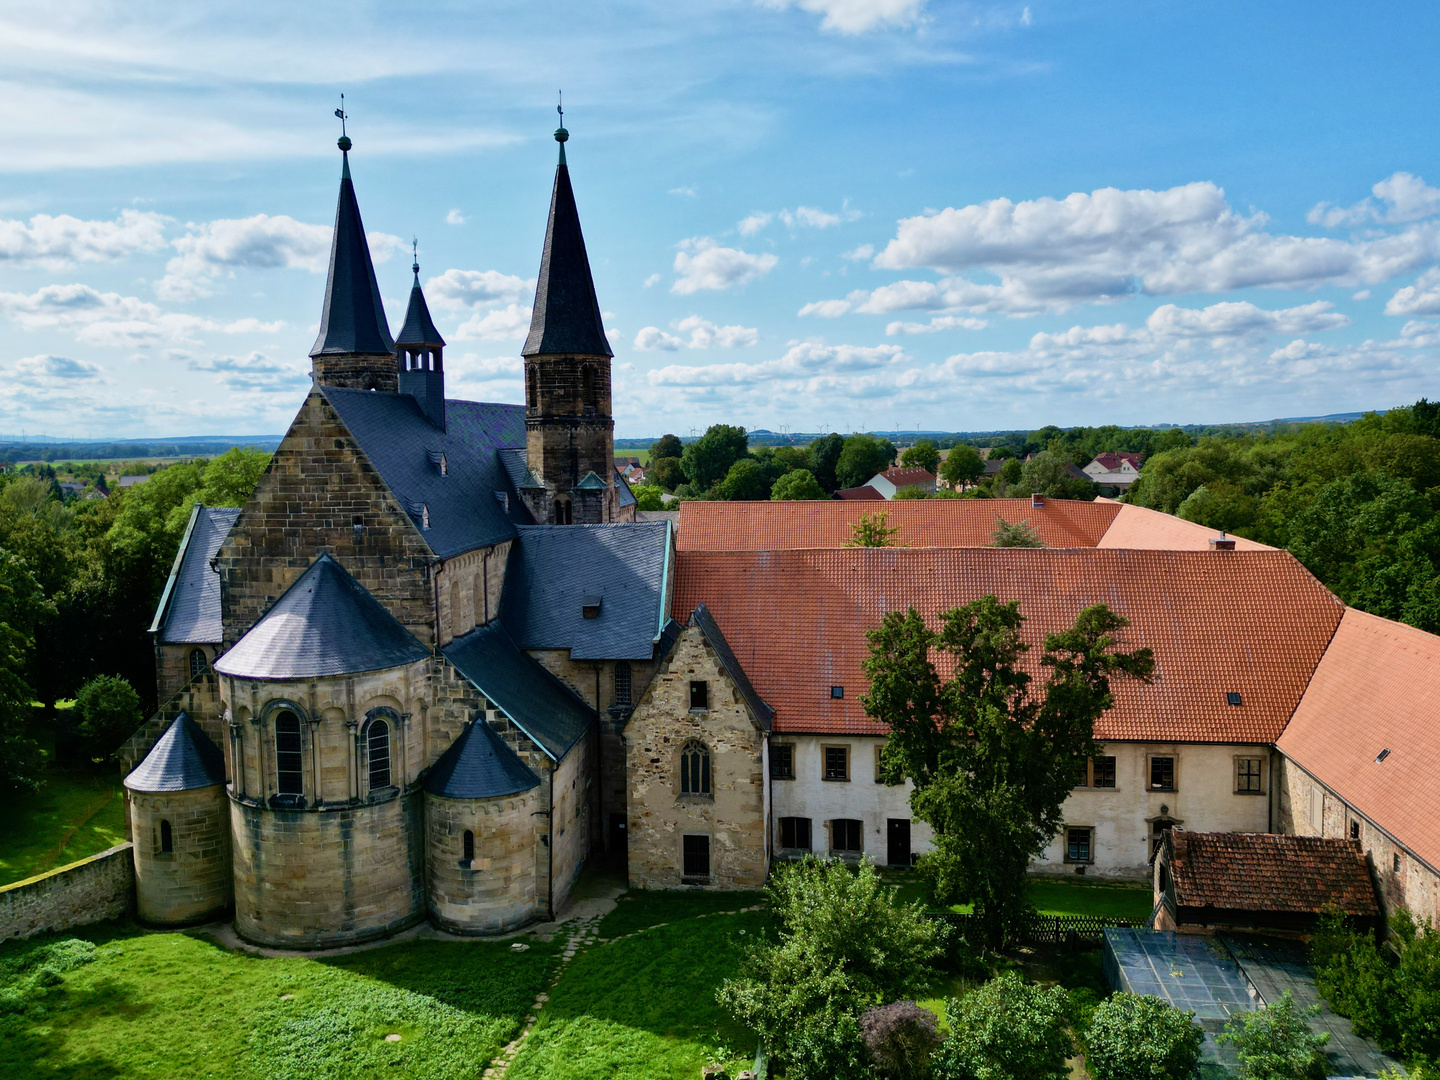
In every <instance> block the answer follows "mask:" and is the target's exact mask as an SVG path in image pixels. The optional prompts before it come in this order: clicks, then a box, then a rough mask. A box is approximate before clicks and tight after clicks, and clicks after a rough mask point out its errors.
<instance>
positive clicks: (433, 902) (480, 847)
mask: <svg viewBox="0 0 1440 1080" xmlns="http://www.w3.org/2000/svg"><path fill="white" fill-rule="evenodd" d="M481 722H482V723H483V721H481ZM540 808H541V809H543V807H540ZM536 809H537V800H536V795H535V789H532V790H531V791H528V792H524V793H522V794H520V795H514V796H508V797H505V798H500V799H442V798H439V797H438V796H435V795H431V794H428V793H427V794H426V796H425V831H426V838H427V840H426V881H427V888H428V892H429V911H430V921H431V922H433V923H434V924H435V925H436V926H438V927H440V928H441V929H442V930H449V931H451V932H452V933H457V934H491V933H499V932H501V931H505V930H511V929H514V928H515V927H517V926H523V925H524V924H525V923H527V922H530V921H531V920H533V919H534V918H535V916H536V894H535V849H536V848H537V847H539V846H540V844H539V842H538V839H537V838H538V835H539V833H540V831H541V830H543V828H544V826H543V817H542V818H537V817H536V816H535V810H536ZM467 830H468V831H469V832H470V833H471V834H472V835H473V836H474V842H475V847H474V857H473V858H471V859H470V860H468V861H467V860H466V859H465V857H464V855H465V850H464V836H465V833H466V831H467Z"/></svg>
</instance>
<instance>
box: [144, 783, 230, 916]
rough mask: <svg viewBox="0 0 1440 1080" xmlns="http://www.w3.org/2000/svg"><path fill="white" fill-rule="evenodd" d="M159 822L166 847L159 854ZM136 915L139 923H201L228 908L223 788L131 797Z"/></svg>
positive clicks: (227, 839) (227, 805) (227, 816)
mask: <svg viewBox="0 0 1440 1080" xmlns="http://www.w3.org/2000/svg"><path fill="white" fill-rule="evenodd" d="M162 821H168V822H169V823H170V840H171V843H170V847H171V850H170V851H168V852H166V851H162V850H161V846H162V845H161V825H160V823H161V822H162ZM130 822H131V835H132V836H134V837H135V901H136V904H135V910H136V914H137V915H138V916H139V917H140V919H141V920H143V921H144V922H149V923H163V924H179V923H191V922H200V921H202V920H204V919H207V918H209V917H211V916H214V915H218V914H220V913H221V912H223V911H225V910H227V909H228V908H229V907H230V906H231V903H232V900H231V896H232V892H231V886H232V881H231V877H230V802H229V800H228V799H227V798H226V796H225V785H223V784H216V785H214V786H212V787H207V788H197V789H195V790H193V791H168V792H159V793H154V792H144V791H137V792H132V793H131V795H130Z"/></svg>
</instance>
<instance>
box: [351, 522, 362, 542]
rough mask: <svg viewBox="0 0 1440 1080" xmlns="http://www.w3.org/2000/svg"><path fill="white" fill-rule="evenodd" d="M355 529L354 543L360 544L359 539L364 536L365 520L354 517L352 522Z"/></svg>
mask: <svg viewBox="0 0 1440 1080" xmlns="http://www.w3.org/2000/svg"><path fill="white" fill-rule="evenodd" d="M352 524H353V525H354V528H355V543H357V544H358V543H360V538H361V537H363V536H364V535H365V519H364V518H363V517H359V516H356V517H355V518H354V520H353V522H352Z"/></svg>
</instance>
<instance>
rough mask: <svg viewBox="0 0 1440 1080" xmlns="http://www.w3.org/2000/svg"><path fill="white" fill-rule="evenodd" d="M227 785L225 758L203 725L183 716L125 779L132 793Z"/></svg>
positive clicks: (188, 789)
mask: <svg viewBox="0 0 1440 1080" xmlns="http://www.w3.org/2000/svg"><path fill="white" fill-rule="evenodd" d="M223 783H225V755H224V753H223V752H222V751H221V750H220V748H219V747H218V746H216V745H215V743H214V740H212V739H211V738H210V736H209V735H206V734H205V732H204V731H203V730H202V729H201V727H200V725H199V724H197V723H195V721H194V720H191V719H190V714H189V713H185V712H182V713H181V714H180V715H179V716H177V717H176V718H175V720H174V722H173V723H171V725H170V726H169V727H168V728H166V729H165V734H163V735H161V736H160V738H159V739H157V740H156V741H155V745H154V746H152V747H151V748H150V752H149V753H148V754H146V755H145V759H144V760H143V761H141V762H140V764H139V765H137V766H136V767H135V770H134V771H133V772H132V773H131V774H130V775H129V776H127V777H125V786H126V787H127V788H129V789H130V790H131V791H150V792H161V791H190V790H192V789H194V788H205V787H214V786H215V785H216V784H223Z"/></svg>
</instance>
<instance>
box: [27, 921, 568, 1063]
mask: <svg viewBox="0 0 1440 1080" xmlns="http://www.w3.org/2000/svg"><path fill="white" fill-rule="evenodd" d="M558 950H559V944H558V943H554V944H545V943H542V942H538V941H532V942H531V945H530V950H529V951H528V952H525V953H518V954H517V953H513V952H511V951H510V948H509V946H508V944H506V943H503V942H502V943H495V942H463V943H460V942H437V941H412V942H406V943H403V944H399V945H392V946H388V947H385V948H380V949H374V950H368V951H364V952H358V953H353V954H349V955H346V956H343V957H337V958H334V959H329V960H310V959H288V958H287V959H267V958H260V957H255V956H250V955H248V954H245V953H236V952H229V951H227V950H225V949H223V948H221V947H219V946H218V945H216V944H214V943H213V942H211V941H208V940H206V939H204V938H199V937H192V936H189V935H186V934H142V933H139V932H136V931H133V930H123V931H116V930H111V931H109V932H104V931H102V932H98V933H90V934H84V935H78V936H77V938H72V939H60V940H58V941H57V940H56V939H42V941H40V942H38V943H36V942H30V943H23V944H7V945H3V946H0V1076H6V1077H11V1076H23V1077H27V1078H32V1080H49V1078H52V1077H53V1078H58V1077H66V1078H70V1080H122V1078H123V1080H130V1078H147V1080H148V1078H155V1080H171V1078H176V1077H182V1078H185V1080H199V1078H202V1077H225V1078H227V1080H351V1078H354V1080H360V1078H371V1077H376V1076H387V1077H405V1078H415V1080H452V1078H460V1077H476V1076H479V1075H480V1073H481V1071H482V1070H483V1069H484V1068H485V1066H486V1065H487V1064H488V1063H489V1062H490V1060H491V1059H492V1058H493V1057H494V1056H495V1055H496V1054H497V1053H498V1052H499V1050H500V1048H501V1047H502V1046H503V1045H504V1044H505V1043H506V1042H508V1041H509V1040H510V1039H512V1038H513V1037H514V1036H515V1034H516V1033H517V1032H518V1031H519V1029H520V1026H521V1024H522V1023H523V1020H524V1017H525V1015H526V1013H527V1012H528V1011H529V1007H530V1004H531V1003H532V1002H533V1001H534V999H535V995H536V994H537V993H538V992H539V991H540V990H541V989H542V988H543V987H544V984H545V982H546V981H547V976H548V975H549V973H550V971H551V969H552V966H553V964H554V961H555V958H556V954H557V952H558ZM395 1035H398V1036H399V1039H398V1040H394V1041H391V1040H387V1036H395Z"/></svg>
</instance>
